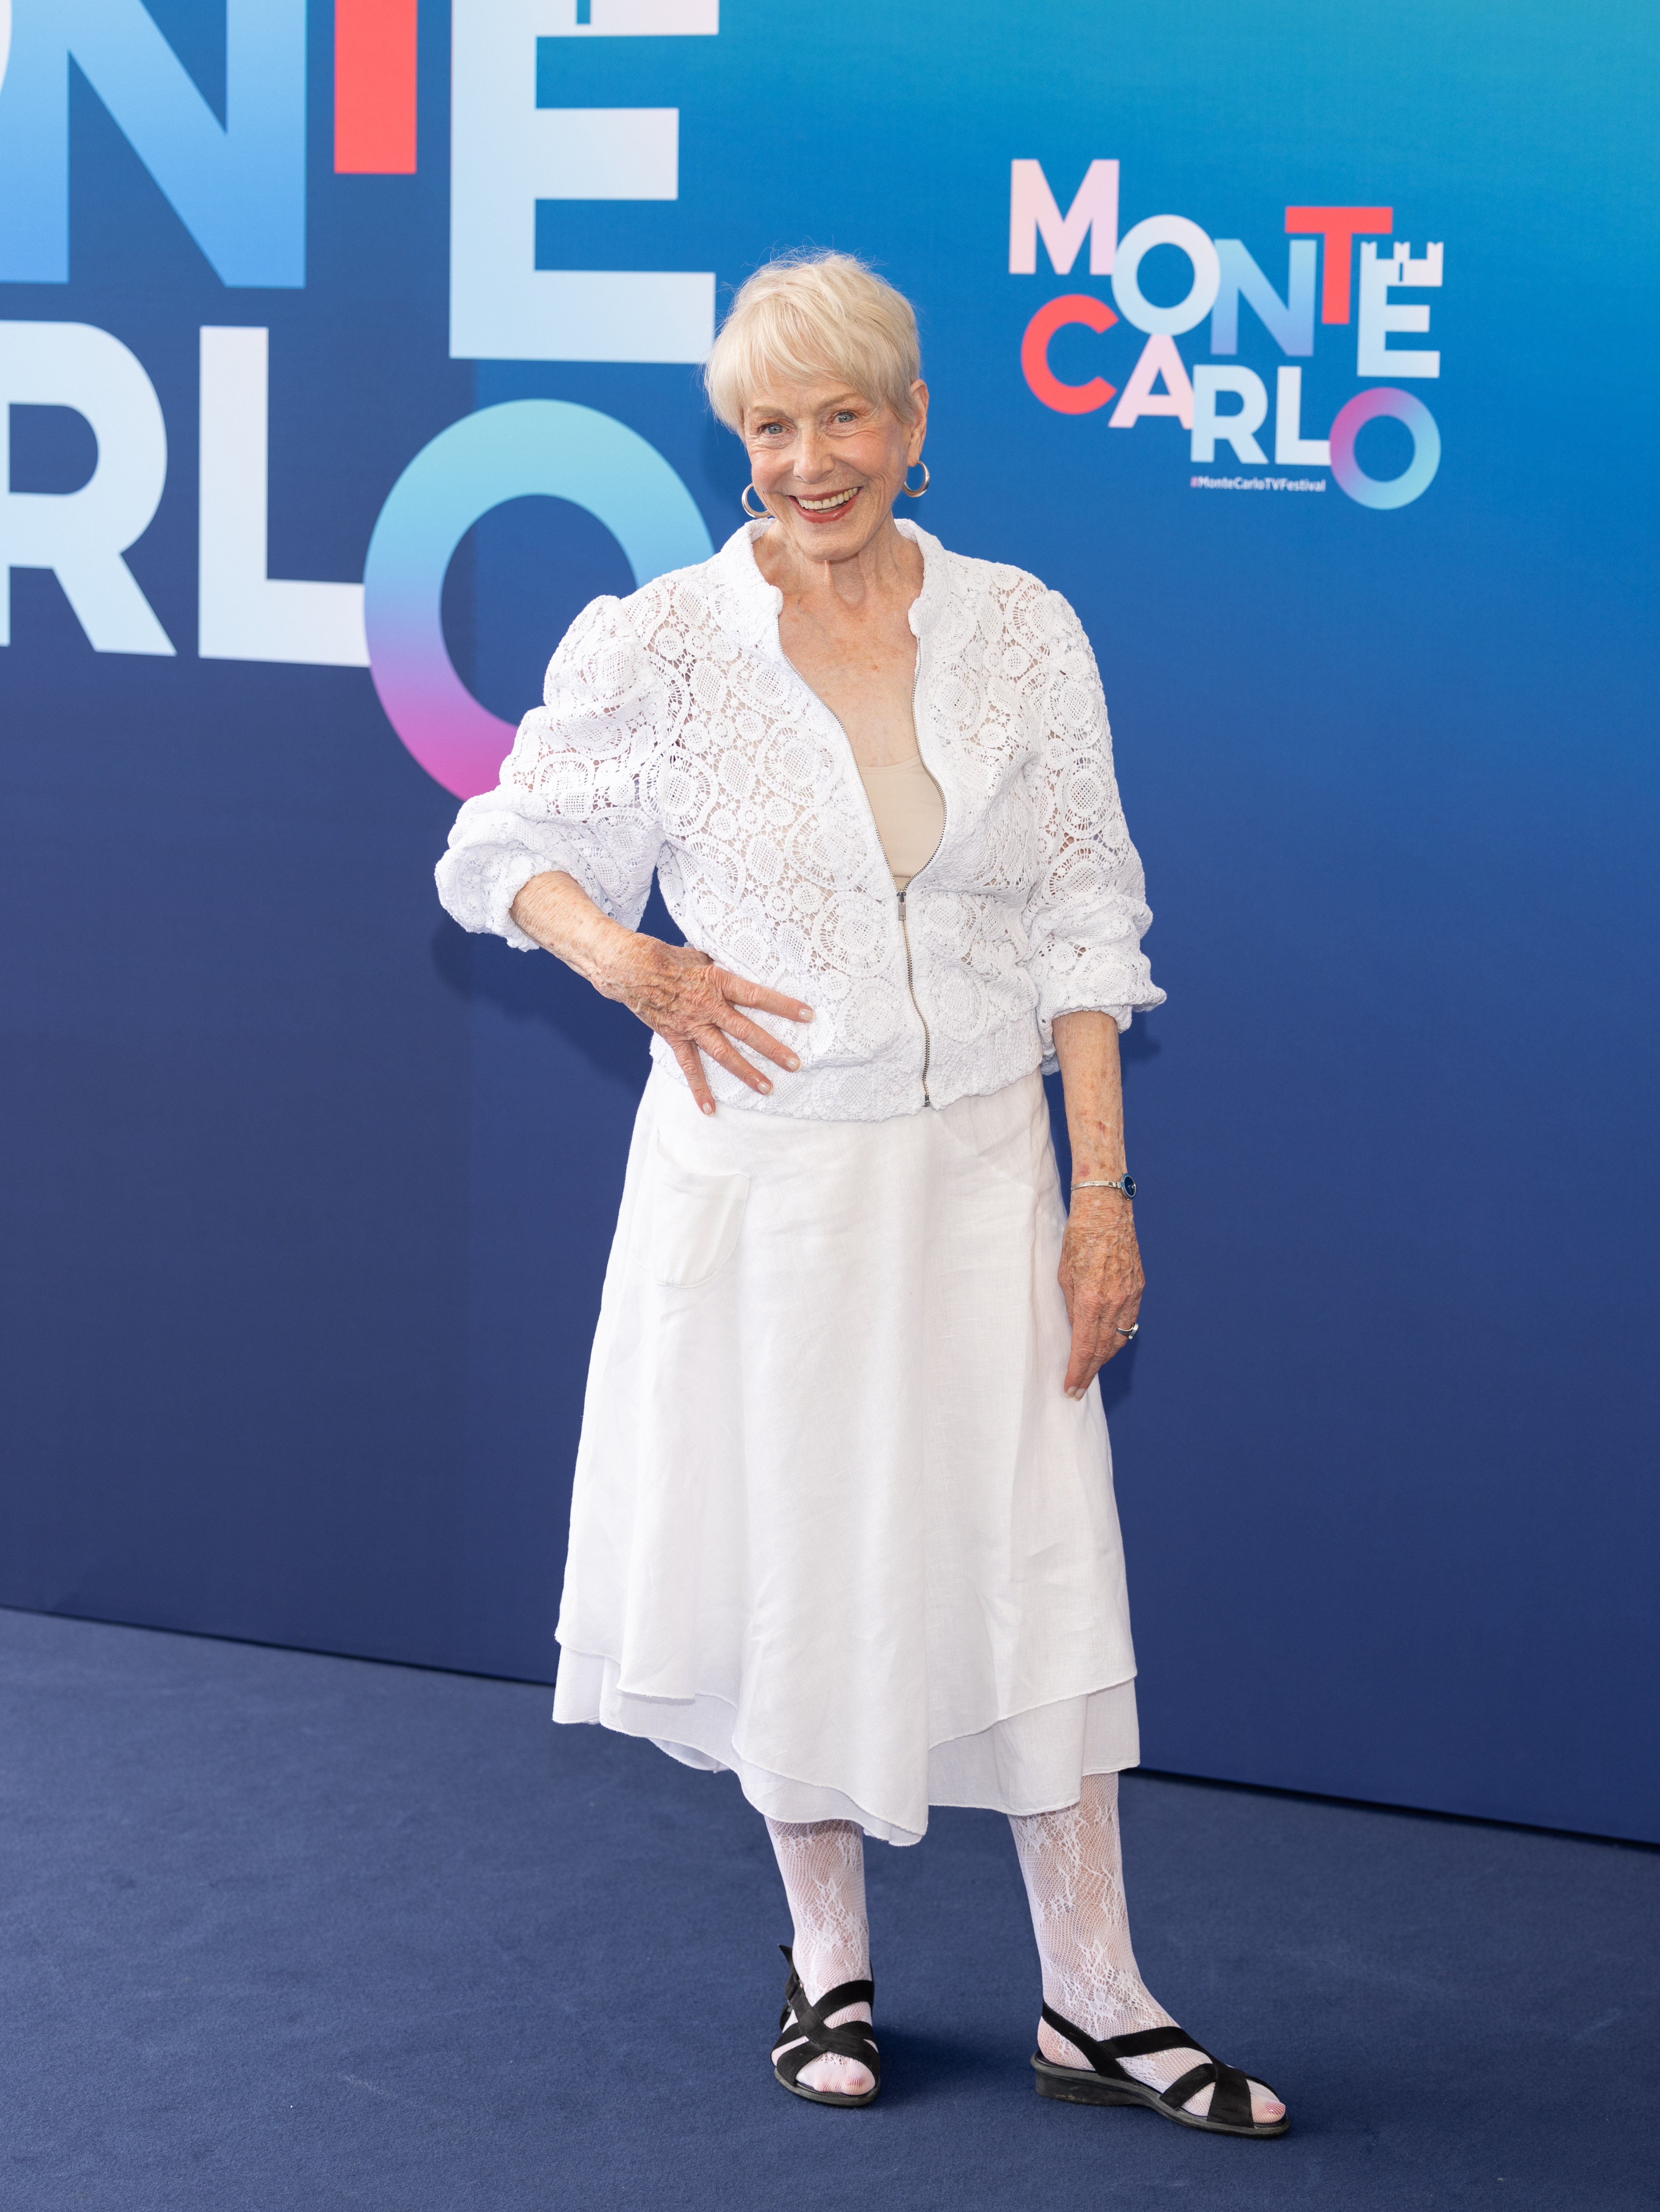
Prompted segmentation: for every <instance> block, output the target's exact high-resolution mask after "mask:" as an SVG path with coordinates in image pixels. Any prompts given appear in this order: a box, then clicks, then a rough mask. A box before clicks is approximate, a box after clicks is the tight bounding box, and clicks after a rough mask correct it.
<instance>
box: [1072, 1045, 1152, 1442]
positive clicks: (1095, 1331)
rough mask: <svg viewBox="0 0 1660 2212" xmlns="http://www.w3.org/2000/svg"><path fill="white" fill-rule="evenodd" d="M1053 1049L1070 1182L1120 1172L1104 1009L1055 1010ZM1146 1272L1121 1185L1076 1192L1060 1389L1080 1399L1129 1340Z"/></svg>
mask: <svg viewBox="0 0 1660 2212" xmlns="http://www.w3.org/2000/svg"><path fill="white" fill-rule="evenodd" d="M1055 1057H1056V1059H1057V1060H1059V1061H1060V1063H1061V1084H1062V1086H1063V1087H1064V1089H1065V1091H1066V1098H1067V1133H1068V1135H1069V1136H1070V1137H1071V1139H1072V1172H1073V1181H1074V1182H1098V1181H1103V1180H1107V1179H1110V1180H1113V1181H1116V1179H1117V1178H1118V1177H1120V1176H1122V1174H1123V1172H1124V1091H1123V1085H1122V1079H1121V1076H1120V1072H1119V1065H1118V1024H1117V1023H1116V1021H1115V1020H1114V1019H1113V1018H1112V1016H1111V1015H1110V1014H1098V1013H1073V1014H1057V1015H1056V1016H1055ZM1145 1284H1146V1277H1145V1276H1144V1275H1143V1273H1142V1272H1141V1252H1140V1246H1139V1245H1138V1244H1137V1243H1136V1241H1135V1215H1134V1209H1133V1207H1132V1206H1131V1203H1130V1200H1128V1198H1126V1197H1125V1195H1124V1194H1123V1192H1122V1190H1074V1191H1073V1194H1072V1211H1071V1213H1070V1214H1069V1216H1068V1217H1067V1234H1066V1240H1065V1242H1064V1243H1062V1245H1061V1293H1062V1295H1063V1296H1064V1297H1065V1298H1066V1301H1067V1319H1068V1320H1069V1321H1070V1322H1071V1323H1072V1358H1071V1359H1070V1360H1069V1361H1068V1362H1067V1382H1066V1390H1067V1397H1069V1398H1081V1397H1082V1396H1083V1395H1084V1393H1085V1391H1086V1390H1087V1389H1089V1386H1090V1384H1091V1383H1092V1382H1093V1381H1094V1380H1095V1377H1096V1375H1097V1374H1098V1371H1099V1370H1100V1369H1102V1368H1103V1367H1104V1366H1105V1365H1106V1364H1107V1362H1108V1360H1110V1358H1112V1357H1113V1356H1114V1354H1115V1353H1116V1352H1122V1350H1123V1348H1124V1346H1125V1345H1126V1344H1127V1343H1128V1341H1129V1339H1128V1334H1126V1332H1127V1331H1128V1330H1129V1329H1132V1328H1134V1326H1135V1317H1136V1316H1137V1314H1138V1313H1139V1312H1140V1310H1141V1292H1142V1290H1143V1287H1144V1286H1145Z"/></svg>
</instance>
